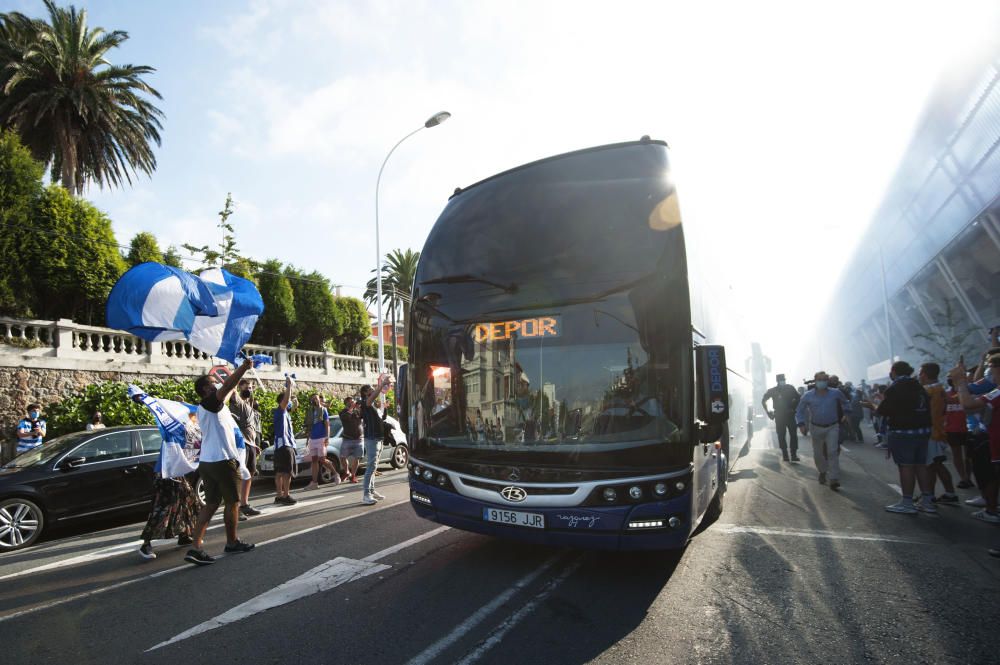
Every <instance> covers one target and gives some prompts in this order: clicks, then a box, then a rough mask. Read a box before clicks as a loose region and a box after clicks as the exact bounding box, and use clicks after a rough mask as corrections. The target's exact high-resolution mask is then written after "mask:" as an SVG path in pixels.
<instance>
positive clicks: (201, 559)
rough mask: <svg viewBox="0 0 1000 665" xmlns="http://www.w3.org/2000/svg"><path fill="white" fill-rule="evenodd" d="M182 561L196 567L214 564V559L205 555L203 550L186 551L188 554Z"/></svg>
mask: <svg viewBox="0 0 1000 665" xmlns="http://www.w3.org/2000/svg"><path fill="white" fill-rule="evenodd" d="M184 560H185V561H187V562H188V563H193V564H194V565H196V566H207V565H209V564H212V563H215V557H211V556H209V555H208V554H206V553H205V550H188V553H187V554H185V555H184Z"/></svg>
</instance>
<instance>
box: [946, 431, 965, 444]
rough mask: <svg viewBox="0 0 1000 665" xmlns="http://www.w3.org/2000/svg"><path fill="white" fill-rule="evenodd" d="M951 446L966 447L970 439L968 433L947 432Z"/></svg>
mask: <svg viewBox="0 0 1000 665" xmlns="http://www.w3.org/2000/svg"><path fill="white" fill-rule="evenodd" d="M945 435H946V436H947V438H948V445H949V446H964V445H965V440H966V439H967V438H969V433H968V432H945Z"/></svg>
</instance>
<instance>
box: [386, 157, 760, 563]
mask: <svg viewBox="0 0 1000 665" xmlns="http://www.w3.org/2000/svg"><path fill="white" fill-rule="evenodd" d="M713 260H714V261H722V260H723V259H722V258H721V257H715V258H714V259H712V258H708V259H705V261H706V263H705V264H704V265H702V266H701V268H703V270H699V271H692V273H694V274H697V273H699V272H700V273H704V274H711V271H712V266H711V263H710V262H711V261H713ZM698 281H699V280H696V279H692V278H689V270H688V252H687V250H686V247H685V240H684V230H683V226H682V224H681V219H680V209H679V206H678V203H677V196H676V193H675V190H674V186H673V184H672V181H671V178H670V169H669V164H668V149H667V145H666V144H665V143H664V142H661V141H653V140H649V139H648V138H645V137H644V138H643V139H642V140H641V141H636V142H629V143H620V144H614V145H608V146H602V147H597V148H592V149H588V150H581V151H578V152H572V153H568V154H564V155H558V156H555V157H551V158H548V159H544V160H541V161H537V162H533V163H530V164H527V165H524V166H520V167H518V168H515V169H512V170H510V171H506V172H504V173H500V174H498V175H495V176H493V177H490V178H488V179H486V180H483V181H481V182H479V183H477V184H475V185H472V186H470V187H467V188H465V189H463V190H456V192H455V194H454V195H453V196H452V197H451V198H450V200H449V202H448V205H447V206H446V207H445V209H444V211H443V212H442V214H441V216H440V217H439V218H438V220H437V222H436V224H435V225H434V227H433V230H432V231H431V233H430V235H429V236H428V238H427V241H426V244H425V245H424V248H423V251H422V252H421V254H420V261H419V265H418V267H417V273H416V277H415V281H414V289H413V293H412V300H411V305H410V324H409V330H408V336H409V337H408V341H409V364H408V365H407V366H405V368H404V369H403V371H401V373H400V377H399V381H398V386H397V394H398V395H399V397H400V400H399V402H400V410H401V414H402V416H403V417H402V418H401V421H402V423H403V426H404V428H405V429H406V431H407V437H408V441H409V444H410V448H411V460H410V463H409V483H410V498H411V504H412V506H413V508H414V510H415V511H416V513H417V514H418V515H419V516H421V517H424V518H427V519H430V520H434V521H436V522H439V523H441V524H447V525H450V526H453V527H456V528H459V529H466V530H469V531H474V532H478V533H484V534H489V535H494V536H499V537H507V538H514V539H519V540H524V541H531V542H540V543H550V544H557V545H570V546H579V547H588V548H601V549H623V550H628V549H665V548H675V547H682V546H684V544H685V543H686V542H687V541H688V539H689V537H690V536H691V534H692V532H693V531H694V530H695V528H696V527H697V526H698V524H699V523H700V522H701V521H702V520H704V519H713V518H715V517H717V516H718V515H719V513H720V512H721V511H722V507H723V497H724V495H725V491H726V476H727V459H728V456H729V448H730V441H731V440H732V441H733V442H734V443H737V445H742V441H741V439H743V438H745V436H746V433H747V429H746V413H747V399H748V398H749V386H748V385H747V386H746V388H744V386H743V385H742V384H743V382H744V379H742V378H741V377H739V376H737V375H735V374H734V373H732V372H731V371H727V367H726V363H725V349H724V348H723V347H722V346H720V345H718V344H717V342H718V341H719V340H718V339H716V338H715V337H714V334H715V332H714V328H713V326H712V324H711V323H710V322H709V321H708V320H707V319H706V316H705V315H706V313H707V312H711V311H713V309H712V307H711V304H710V303H709V302H708V300H706V299H705V298H704V297H702V294H701V291H700V290H699V288H698V287H699V284H698V283H697V282H698ZM745 352H746V350H745V349H744V348H740V349H739V350H738V351H737V353H738V355H736V356H735V357H736V358H740V359H742V358H744V357H745Z"/></svg>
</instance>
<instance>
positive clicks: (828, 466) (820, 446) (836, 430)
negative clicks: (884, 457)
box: [795, 372, 851, 491]
mask: <svg viewBox="0 0 1000 665" xmlns="http://www.w3.org/2000/svg"><path fill="white" fill-rule="evenodd" d="M814 378H815V379H816V387H815V388H813V389H812V390H809V391H807V392H806V394H805V395H803V396H802V399H801V400H800V401H799V406H798V408H796V410H795V422H796V423H797V424H798V426H799V431H800V432H802V436H805V435H806V434H807V433H808V434H810V435H811V436H812V449H813V461H814V462H815V463H816V470H817V471H819V482H820V484H821V485H824V484H826V480H827V473H829V474H830V489H832V490H834V491H836V490H838V489H839V488H840V443H839V437H840V423H841V421H843V420H846V415H847V414H849V413H850V411H851V404H850V402H848V401H847V398H846V397H844V393H842V392H840V391H839V390H835V389H833V388H830V377H828V376H827V374H826V372H816V374H815V375H814ZM807 423H808V424H807Z"/></svg>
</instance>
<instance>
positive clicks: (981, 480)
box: [948, 350, 1000, 524]
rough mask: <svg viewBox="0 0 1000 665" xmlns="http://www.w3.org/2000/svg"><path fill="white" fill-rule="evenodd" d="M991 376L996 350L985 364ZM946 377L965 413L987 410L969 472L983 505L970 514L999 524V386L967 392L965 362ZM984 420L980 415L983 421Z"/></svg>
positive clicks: (997, 361) (998, 361) (997, 367)
mask: <svg viewBox="0 0 1000 665" xmlns="http://www.w3.org/2000/svg"><path fill="white" fill-rule="evenodd" d="M985 364H986V365H987V366H988V367H989V371H990V372H991V373H993V374H994V375H1000V350H998V352H997V353H995V354H992V355H990V356H989V357H988V358H987V362H986V363H985ZM948 378H950V379H951V380H952V383H954V385H955V391H956V392H957V393H958V398H959V403H960V404H961V405H962V408H964V409H965V410H966V411H967V412H970V413H979V412H989V413H990V418H989V424H988V425H987V426H986V435H987V437H988V446H983V447H981V448H977V449H976V450H975V451H974V452H973V459H972V464H973V471H974V473H975V475H976V481H977V483H978V484H979V489H980V492H981V493H982V496H983V499H984V503H985V504H986V505H985V507H984V508H983V509H982V510H980V511H978V512H975V513H973V514H972V516H973V517H975V518H976V519H978V520H981V521H983V522H989V523H991V524H1000V511H998V509H997V495H998V493H1000V473H998V469H1000V417H998V416H997V410H998V409H1000V388H994V389H993V390H992V391H990V392H989V393H986V394H985V395H975V394H973V393H971V392H970V390H969V388H970V384H969V383H968V380H967V374H966V370H965V365H963V364H962V363H959V364H958V366H957V367H955V368H954V369H952V370H951V372H949V374H948ZM985 420H986V419H985V418H984V421H985Z"/></svg>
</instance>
